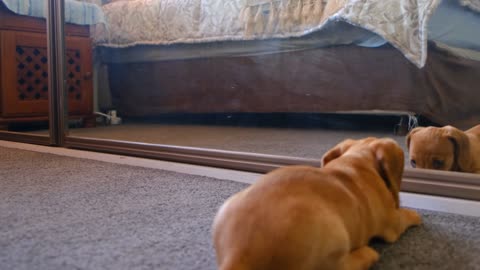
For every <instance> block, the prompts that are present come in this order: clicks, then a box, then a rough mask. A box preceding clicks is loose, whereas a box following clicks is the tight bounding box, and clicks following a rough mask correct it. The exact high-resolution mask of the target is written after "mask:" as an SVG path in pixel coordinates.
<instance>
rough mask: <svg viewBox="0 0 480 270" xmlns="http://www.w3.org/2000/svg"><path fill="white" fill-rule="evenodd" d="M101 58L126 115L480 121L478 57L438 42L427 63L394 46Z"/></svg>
mask: <svg viewBox="0 0 480 270" xmlns="http://www.w3.org/2000/svg"><path fill="white" fill-rule="evenodd" d="M112 55H115V54H112ZM104 60H105V61H106V62H107V63H109V64H108V67H109V78H110V85H111V93H112V99H113V105H114V107H115V108H116V109H117V110H118V111H119V113H120V114H121V115H123V116H126V117H145V116H156V115H160V114H165V113H234V112H254V113H272V112H273V113H275V112H290V113H291V112H294V113H302V112H304V113H324V112H337V111H365V110H388V111H403V112H410V113H414V114H418V115H421V116H424V117H426V118H427V119H429V120H430V121H433V122H435V123H438V124H440V125H447V124H450V125H455V126H457V127H460V128H463V127H468V126H471V125H473V124H477V123H478V122H480V98H479V97H478V96H479V94H480V92H478V89H479V85H480V76H479V74H480V62H476V61H472V60H467V59H463V58H459V57H457V56H454V55H452V54H450V53H448V52H445V51H442V50H440V49H439V48H436V47H435V46H434V45H433V44H430V45H429V56H428V60H427V64H426V66H425V67H424V68H423V69H418V68H417V67H416V66H415V65H413V64H412V63H410V62H409V61H408V60H406V59H405V57H404V56H403V55H402V54H401V53H399V52H398V51H397V50H396V49H394V48H393V47H391V46H389V45H386V46H383V47H380V48H363V47H358V46H335V47H330V48H318V49H313V50H305V51H296V52H287V53H275V54H269V55H262V56H242V57H217V58H203V59H192V60H176V61H154V62H140V63H114V62H115V61H114V60H115V59H110V60H111V61H109V59H104Z"/></svg>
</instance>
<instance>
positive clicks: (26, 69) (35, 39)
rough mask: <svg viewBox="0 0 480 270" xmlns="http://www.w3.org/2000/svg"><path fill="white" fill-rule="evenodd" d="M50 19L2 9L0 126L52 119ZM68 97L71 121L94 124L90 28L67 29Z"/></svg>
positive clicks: (0, 31)
mask: <svg viewBox="0 0 480 270" xmlns="http://www.w3.org/2000/svg"><path fill="white" fill-rule="evenodd" d="M45 29H46V27H45V20H43V19H38V18H32V17H26V16H18V15H15V14H12V13H11V12H9V11H7V10H5V8H4V7H1V9H0V61H1V63H0V124H3V125H5V124H8V123H13V122H28V121H40V120H43V121H45V120H48V56H47V36H46V32H45ZM65 29H66V89H65V90H66V92H67V95H68V109H69V116H70V117H71V118H82V119H83V120H85V121H86V123H87V124H93V123H92V122H93V121H92V120H93V117H92V116H93V82H92V68H93V65H92V47H91V39H90V37H89V30H88V26H76V25H67V27H66V28H65Z"/></svg>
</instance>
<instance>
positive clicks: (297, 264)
mask: <svg viewBox="0 0 480 270" xmlns="http://www.w3.org/2000/svg"><path fill="white" fill-rule="evenodd" d="M322 163H323V167H322V168H315V167H309V166H288V167H283V168H280V169H277V170H274V171H272V172H270V173H268V174H266V175H265V176H264V177H262V178H261V179H260V180H258V181H257V182H256V183H255V184H253V185H252V186H250V187H248V188H247V189H245V190H243V191H241V192H239V193H237V194H235V195H233V196H232V197H230V198H229V199H228V200H227V201H226V202H225V203H224V204H223V206H222V207H221V208H220V209H219V211H218V213H217V216H216V217H215V220H214V222H213V242H214V246H215V249H216V256H217V263H218V266H219V269H220V270H241V269H244V270H248V269H250V270H253V269H263V270H282V269H285V270H287V269H292V270H307V269H308V270H310V269H311V270H318V269H321V270H330V269H332V270H333V269H339V270H340V269H342V270H347V269H348V270H350V269H352V270H353V269H368V268H370V266H371V265H372V264H374V263H375V262H376V261H377V260H378V257H379V255H378V253H377V252H376V251H375V250H373V249H372V248H370V247H368V243H369V241H370V239H372V238H373V237H380V238H383V239H385V240H386V241H387V242H395V241H396V240H397V239H398V238H399V236H400V235H401V234H402V233H403V232H404V231H405V230H406V229H407V228H408V227H410V226H413V225H417V224H420V223H421V220H420V217H419V215H418V214H417V213H416V212H414V211H412V210H408V209H402V208H399V189H400V183H401V179H402V174H403V166H404V156H403V151H402V149H401V148H400V147H399V146H398V145H397V144H396V143H395V142H394V141H393V140H390V139H377V138H367V139H363V140H346V141H344V142H342V143H340V144H338V145H337V146H335V147H334V148H333V149H331V150H330V151H329V152H327V153H326V154H325V155H324V156H323V158H322Z"/></svg>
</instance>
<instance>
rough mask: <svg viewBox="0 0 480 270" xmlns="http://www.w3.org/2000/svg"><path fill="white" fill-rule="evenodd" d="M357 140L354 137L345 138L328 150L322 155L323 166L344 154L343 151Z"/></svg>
mask: <svg viewBox="0 0 480 270" xmlns="http://www.w3.org/2000/svg"><path fill="white" fill-rule="evenodd" d="M355 142H356V141H355V140H352V139H347V140H344V141H343V142H341V143H339V144H337V145H336V146H334V147H333V148H332V149H330V150H329V151H328V152H326V153H325V154H324V155H323V157H322V167H323V166H325V165H327V163H329V162H330V161H332V160H334V159H337V158H339V157H340V156H341V155H343V153H345V152H346V151H347V150H348V149H349V148H350V147H351V146H352V145H353V144H355Z"/></svg>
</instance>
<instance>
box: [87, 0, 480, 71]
mask: <svg viewBox="0 0 480 270" xmlns="http://www.w3.org/2000/svg"><path fill="white" fill-rule="evenodd" d="M475 1H477V0H475ZM439 2H440V0H382V1H379V0H229V1H225V0H129V1H116V2H113V3H110V4H107V5H104V6H103V11H104V13H105V16H106V19H107V22H108V28H109V30H108V31H97V32H96V34H95V35H94V38H95V40H96V42H97V44H99V45H102V46H107V47H130V46H135V45H139V44H155V45H169V44H177V43H204V42H213V41H228V40H258V39H274V38H291V37H300V36H303V35H306V34H309V33H312V32H313V31H317V30H320V29H322V28H323V27H325V25H326V24H327V23H328V22H330V21H332V20H343V21H346V22H348V23H350V24H353V25H356V26H359V27H362V28H365V29H368V30H370V31H372V32H374V33H376V34H378V35H380V36H382V37H383V38H384V39H385V40H387V41H388V42H390V43H391V44H392V45H393V46H395V47H396V48H397V49H398V50H400V51H401V52H402V53H403V54H404V55H405V57H407V58H408V59H409V60H410V61H412V62H413V63H414V64H416V65H417V66H418V67H423V66H424V64H425V61H426V56H427V31H426V27H427V22H428V19H429V17H430V15H431V14H432V12H433V11H434V10H435V8H436V6H437V5H438V3H439Z"/></svg>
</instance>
